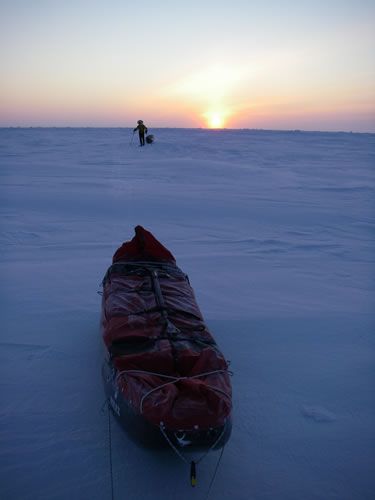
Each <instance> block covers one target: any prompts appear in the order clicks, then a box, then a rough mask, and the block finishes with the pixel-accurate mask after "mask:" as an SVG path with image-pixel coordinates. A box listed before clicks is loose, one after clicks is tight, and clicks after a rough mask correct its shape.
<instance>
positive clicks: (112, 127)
mask: <svg viewBox="0 0 375 500" xmlns="http://www.w3.org/2000/svg"><path fill="white" fill-rule="evenodd" d="M133 128H134V127H133V126H115V125H110V126H103V125H0V129H130V130H131V129H133ZM150 129H151V127H150ZM152 129H154V130H160V129H163V130H204V131H207V132H224V131H227V132H229V131H244V130H247V131H254V132H299V133H325V134H375V130H374V131H357V130H305V129H299V128H293V129H292V128H291V129H268V128H249V127H241V128H227V127H222V128H208V127H152Z"/></svg>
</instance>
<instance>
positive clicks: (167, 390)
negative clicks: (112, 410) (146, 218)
mask: <svg viewBox="0 0 375 500" xmlns="http://www.w3.org/2000/svg"><path fill="white" fill-rule="evenodd" d="M135 231H136V235H135V237H134V238H133V239H132V240H131V241H130V242H126V243H124V244H123V245H122V246H121V247H120V248H119V249H118V250H117V251H116V253H115V255H114V257H113V262H114V265H113V266H112V267H111V268H110V269H109V271H108V272H107V275H106V277H105V279H104V281H103V287H104V291H103V302H102V320H101V326H102V334H103V338H104V342H105V345H106V347H107V349H108V350H109V352H112V353H114V357H113V363H114V366H115V367H116V369H117V370H118V371H119V372H125V371H128V370H142V372H153V373H154V374H149V373H134V372H132V373H124V374H123V375H122V376H120V378H119V383H120V387H121V391H122V395H123V397H124V398H125V399H126V401H127V402H128V404H129V405H130V406H131V407H132V408H133V409H134V411H135V412H136V413H139V412H140V409H141V402H142V415H143V416H144V417H145V418H146V419H147V420H149V421H150V422H152V423H154V424H156V425H159V424H160V422H164V424H165V425H166V426H167V427H169V428H170V429H184V428H193V427H194V426H196V425H198V426H199V427H200V428H208V427H217V426H220V425H223V424H224V421H225V420H226V419H227V418H228V416H229V415H230V412H231V385H230V380H229V375H228V372H227V362H226V360H225V358H224V357H223V355H222V353H221V352H220V351H219V349H218V347H217V346H216V344H215V342H214V339H213V337H212V335H211V334H210V332H209V331H208V329H207V327H206V325H205V323H204V320H203V318H202V314H201V312H200V310H199V307H198V305H197V303H196V300H195V296H194V292H193V289H192V288H191V286H190V284H189V282H188V280H187V277H186V275H184V274H183V273H182V272H181V271H180V270H179V268H177V266H175V265H174V264H175V259H174V257H173V255H172V254H171V253H170V252H169V250H167V249H166V248H165V247H164V246H163V245H161V243H159V242H158V241H157V240H156V239H155V238H154V236H153V235H152V234H151V233H150V232H148V231H146V230H145V229H143V228H142V227H141V226H137V227H136V229H135ZM137 261H142V262H144V261H148V262H153V263H158V262H163V263H167V266H166V267H165V268H164V269H159V270H158V271H157V274H158V277H157V278H156V279H157V285H155V277H154V278H153V277H152V271H150V272H148V270H147V269H146V271H145V272H141V273H139V269H138V271H134V272H133V271H132V270H129V268H128V267H126V262H133V263H134V262H137ZM123 263H124V265H123ZM130 269H131V268H130ZM155 287H159V291H160V292H161V294H162V306H161V304H160V300H158V297H157V295H158V294H157V293H156V290H155ZM217 370H220V372H219V373H215V374H212V375H204V376H202V377H198V378H191V377H194V376H196V375H200V374H204V373H207V372H212V371H217ZM156 374H160V375H156ZM161 375H167V376H172V377H189V378H187V379H184V380H181V381H179V382H177V383H169V384H168V385H165V386H164V387H160V389H159V388H158V387H159V386H161V385H163V384H166V383H167V382H170V379H167V378H164V377H163V376H161ZM155 388H158V389H156V390H154V391H153V392H150V391H151V390H153V389H155ZM142 398H143V401H142Z"/></svg>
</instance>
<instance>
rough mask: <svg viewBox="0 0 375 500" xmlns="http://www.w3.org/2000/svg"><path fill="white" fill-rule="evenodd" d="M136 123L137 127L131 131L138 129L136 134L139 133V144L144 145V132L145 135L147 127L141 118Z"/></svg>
mask: <svg viewBox="0 0 375 500" xmlns="http://www.w3.org/2000/svg"><path fill="white" fill-rule="evenodd" d="M137 123H138V125H137V127H135V129H134V130H133V133H134V132H135V131H136V130H138V134H139V145H140V146H144V145H145V134H146V135H147V127H146V125H145V124H144V123H143V120H138V121H137Z"/></svg>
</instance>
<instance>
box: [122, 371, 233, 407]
mask: <svg viewBox="0 0 375 500" xmlns="http://www.w3.org/2000/svg"><path fill="white" fill-rule="evenodd" d="M215 373H228V374H229V375H232V373H231V372H230V371H229V370H227V369H224V370H213V371H211V372H204V373H198V375H192V376H190V377H173V376H171V375H164V374H163V373H155V372H149V371H146V370H122V371H120V372H119V373H118V374H117V377H116V379H117V380H118V379H119V377H121V376H122V375H130V374H133V375H136V374H139V375H153V376H156V377H160V378H165V379H169V380H168V382H165V383H164V384H160V385H158V386H157V387H154V388H153V389H150V390H149V391H147V392H146V393H145V394H144V395H143V396H142V399H141V401H140V404H139V412H140V413H143V402H144V400H145V399H146V398H147V397H148V396H150V394H152V393H153V392H155V391H158V390H160V389H162V388H163V387H166V386H167V385H170V384H176V383H177V382H181V381H183V380H192V379H196V378H201V377H207V376H209V375H214V374H215ZM206 387H209V388H210V389H212V390H214V391H216V392H219V393H220V394H223V395H224V396H225V397H227V398H228V399H229V400H230V399H231V398H230V395H229V394H228V393H226V392H225V391H223V390H221V389H219V388H218V387H215V386H213V385H209V384H207V385H206Z"/></svg>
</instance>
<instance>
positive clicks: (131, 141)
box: [129, 130, 135, 146]
mask: <svg viewBox="0 0 375 500" xmlns="http://www.w3.org/2000/svg"><path fill="white" fill-rule="evenodd" d="M134 134H135V132H134V130H133V135H132V138H131V140H130V143H129V146H131V145H132V143H133V139H134Z"/></svg>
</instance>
